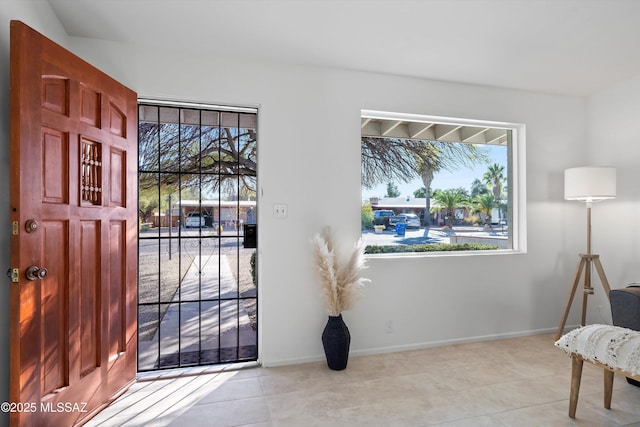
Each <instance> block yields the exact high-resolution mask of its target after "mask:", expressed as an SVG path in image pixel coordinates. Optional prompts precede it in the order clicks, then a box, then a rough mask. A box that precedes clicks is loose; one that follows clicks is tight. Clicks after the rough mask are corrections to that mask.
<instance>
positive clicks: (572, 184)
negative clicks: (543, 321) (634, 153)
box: [556, 167, 616, 339]
mask: <svg viewBox="0 0 640 427" xmlns="http://www.w3.org/2000/svg"><path fill="white" fill-rule="evenodd" d="M615 197H616V169H615V168H610V167H579V168H571V169H567V170H565V171H564V198H565V199H566V200H578V201H581V202H584V203H586V205H587V253H586V254H579V256H580V262H579V263H578V268H577V269H576V273H575V275H574V277H573V285H572V286H571V291H570V292H569V298H568V299H567V304H566V306H565V309H564V314H563V316H562V320H561V321H560V326H559V327H558V334H557V336H556V339H559V338H560V336H562V333H563V331H564V326H565V324H566V322H567V316H569V310H571V303H572V302H573V297H574V295H575V294H576V291H577V289H578V285H579V283H580V279H581V278H583V279H584V280H583V294H582V319H581V323H580V324H581V325H583V326H584V324H585V322H586V317H587V297H588V296H589V295H592V294H593V287H591V266H592V265H593V266H594V267H595V268H596V271H597V272H598V276H599V277H600V282H601V283H602V287H603V288H604V291H605V292H606V294H607V298H609V292H610V291H611V288H610V287H609V282H608V281H607V276H605V274H604V270H603V269H602V264H601V263H600V255H596V254H592V253H591V205H592V204H593V203H594V202H599V201H602V200H607V199H613V198H615ZM583 273H584V277H583Z"/></svg>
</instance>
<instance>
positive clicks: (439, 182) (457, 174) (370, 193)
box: [362, 145, 507, 200]
mask: <svg viewBox="0 0 640 427" xmlns="http://www.w3.org/2000/svg"><path fill="white" fill-rule="evenodd" d="M485 148H486V149H487V151H488V155H489V164H494V163H498V164H500V165H502V166H504V167H505V174H506V168H507V147H505V146H497V145H486V146H485ZM487 166H488V165H487V164H478V165H476V166H475V167H474V168H473V169H462V168H461V169H458V170H454V171H451V172H450V171H446V170H443V171H440V172H437V173H436V174H435V175H434V177H433V181H432V182H431V190H432V191H433V190H435V189H440V190H447V189H449V188H459V187H463V188H465V189H467V191H470V190H471V182H472V181H473V180H474V179H476V178H478V179H482V176H483V175H484V173H485V172H486V171H487ZM395 184H396V186H397V187H398V189H399V190H400V197H405V196H411V197H413V192H414V191H416V190H417V189H419V188H422V187H424V185H423V183H422V180H421V179H420V178H418V179H415V180H414V181H412V182H410V183H398V182H396V183H395ZM386 194H387V184H386V183H384V184H380V185H378V186H376V187H374V188H373V189H367V188H363V189H362V199H363V200H369V198H370V197H380V198H382V197H384V196H385V195H386Z"/></svg>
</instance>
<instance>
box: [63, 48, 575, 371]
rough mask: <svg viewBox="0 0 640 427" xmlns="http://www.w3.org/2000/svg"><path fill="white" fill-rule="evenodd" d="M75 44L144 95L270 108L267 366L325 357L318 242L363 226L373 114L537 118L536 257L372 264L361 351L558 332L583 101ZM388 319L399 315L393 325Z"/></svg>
mask: <svg viewBox="0 0 640 427" xmlns="http://www.w3.org/2000/svg"><path fill="white" fill-rule="evenodd" d="M72 47H73V50H75V51H76V52H78V53H79V54H81V55H82V56H83V57H85V58H86V59H88V60H89V61H90V62H92V63H94V64H95V65H97V66H99V67H101V68H103V69H104V70H105V71H107V72H109V73H111V74H112V75H114V76H115V77H116V78H119V79H120V80H121V81H123V83H125V84H127V85H129V86H130V87H131V88H133V89H134V90H136V91H137V92H138V93H139V94H141V95H142V96H149V97H158V96H161V97H166V98H169V99H186V100H195V101H203V102H218V103H237V104H244V105H258V106H259V107H260V113H259V120H260V122H259V126H260V127H259V143H258V144H259V185H260V187H261V189H262V190H263V196H262V197H261V199H260V201H259V202H260V205H259V207H260V210H259V224H260V230H259V233H260V235H259V241H260V250H261V254H260V258H259V264H260V265H259V274H260V276H259V283H260V284H259V288H260V303H261V305H260V326H261V338H262V340H261V346H260V348H261V356H262V361H263V362H264V363H265V364H281V363H288V362H297V361H303V360H313V359H318V358H321V357H322V349H321V344H320V339H319V337H320V332H321V330H322V327H323V326H324V323H325V321H326V317H325V314H324V309H323V306H322V301H321V299H320V296H319V293H320V292H319V284H318V281H317V278H316V277H315V274H314V266H313V264H312V260H311V256H310V252H309V238H310V237H311V235H312V234H313V233H315V232H317V231H319V230H320V229H321V228H322V227H323V226H324V225H331V226H332V228H333V229H334V231H335V233H336V234H337V235H339V236H341V237H342V238H344V240H345V241H348V240H352V239H355V238H357V236H358V235H359V221H360V207H359V201H360V176H359V173H360V172H359V167H360V157H359V155H360V146H359V135H360V116H359V114H360V110H361V109H375V110H387V111H400V112H409V113H417V114H429V115H442V116H450V117H463V118H471V119H482V120H495V121H509V122H517V123H525V124H526V126H527V155H528V157H527V172H528V189H527V191H528V207H527V210H528V228H529V230H528V231H529V253H527V254H524V255H505V256H458V257H438V258H412V259H403V260H388V259H386V260H382V259H375V260H371V261H370V263H369V264H370V269H369V270H368V276H369V277H370V278H371V279H372V283H371V284H370V286H369V287H368V288H367V289H366V290H365V291H364V293H363V298H362V300H361V301H359V303H358V304H357V305H356V307H355V308H354V310H353V311H352V312H347V313H345V319H346V321H347V323H348V325H349V326H350V329H351V332H352V340H353V341H352V351H353V354H363V353H370V352H375V351H389V350H394V349H402V348H412V347H419V346H424V345H433V344H439V343H444V342H452V341H464V340H473V339H483V338H488V337H500V336H510V335H518V334H528V333H535V332H540V331H549V330H554V329H555V327H557V323H558V321H559V318H560V315H561V313H562V308H563V304H564V301H565V299H566V294H567V293H568V286H569V282H570V280H571V275H572V274H573V270H574V268H575V265H576V264H577V253H578V252H579V251H580V244H581V242H582V241H581V239H582V237H581V232H582V228H580V227H579V226H578V225H577V224H574V223H573V217H572V216H570V215H573V210H576V211H579V207H578V206H576V207H573V206H568V205H567V204H566V203H565V202H564V201H563V200H562V194H563V189H562V186H563V171H564V169H565V168H566V167H568V166H569V165H570V164H571V163H572V162H574V161H577V160H580V158H581V157H582V158H586V145H585V144H586V138H585V132H584V130H585V126H586V125H585V101H584V100H583V99H579V98H571V97H559V96H549V95H540V94H532V93H524V92H517V91H507V90H499V89H495V88H486V87H477V86H468V85H457V84H447V83H442V82H435V81H424V80H417V79H410V78H400V77H394V76H388V75H376V74H370V73H359V72H349V71H340V70H330V69H321V68H311V67H300V66H292V65H283V64H273V63H257V62H250V61H238V60H230V59H220V58H207V57H203V56H202V55H192V54H189V53H186V52H182V53H180V52H162V51H154V50H145V49H140V48H136V47H134V46H122V45H119V44H116V43H110V42H109V43H101V42H97V41H95V40H81V39H73V40H72ZM116 58H117V59H118V61H116ZM323 200H329V201H331V203H330V204H322V203H319V201H323ZM273 203H287V204H288V205H289V218H288V219H286V220H279V219H274V218H273V217H272V215H271V208H272V205H273ZM335 206H342V207H343V209H340V210H336V209H335ZM567 212H568V213H569V214H568V213H567ZM579 212H581V211H579ZM580 218H582V217H581V216H580ZM576 240H579V243H578V244H574V243H575V241H576ZM567 242H569V243H567ZM573 318H575V316H573ZM385 320H392V321H393V322H394V328H395V331H394V332H393V333H392V334H387V333H385V332H384V322H385ZM573 323H575V321H574V322H573ZM569 324H571V321H570V322H569Z"/></svg>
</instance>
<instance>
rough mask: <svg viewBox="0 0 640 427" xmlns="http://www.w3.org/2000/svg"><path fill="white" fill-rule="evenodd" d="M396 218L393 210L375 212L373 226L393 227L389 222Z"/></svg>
mask: <svg viewBox="0 0 640 427" xmlns="http://www.w3.org/2000/svg"><path fill="white" fill-rule="evenodd" d="M393 216H395V213H393V211H392V210H382V209H381V210H378V211H373V225H384V226H385V228H386V227H391V224H390V223H389V220H390V219H391V218H392V217H393Z"/></svg>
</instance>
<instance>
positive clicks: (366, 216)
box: [361, 203, 373, 230]
mask: <svg viewBox="0 0 640 427" xmlns="http://www.w3.org/2000/svg"><path fill="white" fill-rule="evenodd" d="M361 215H362V229H363V230H367V229H369V228H371V227H373V208H372V207H371V203H364V204H363V205H362V209H361Z"/></svg>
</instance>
